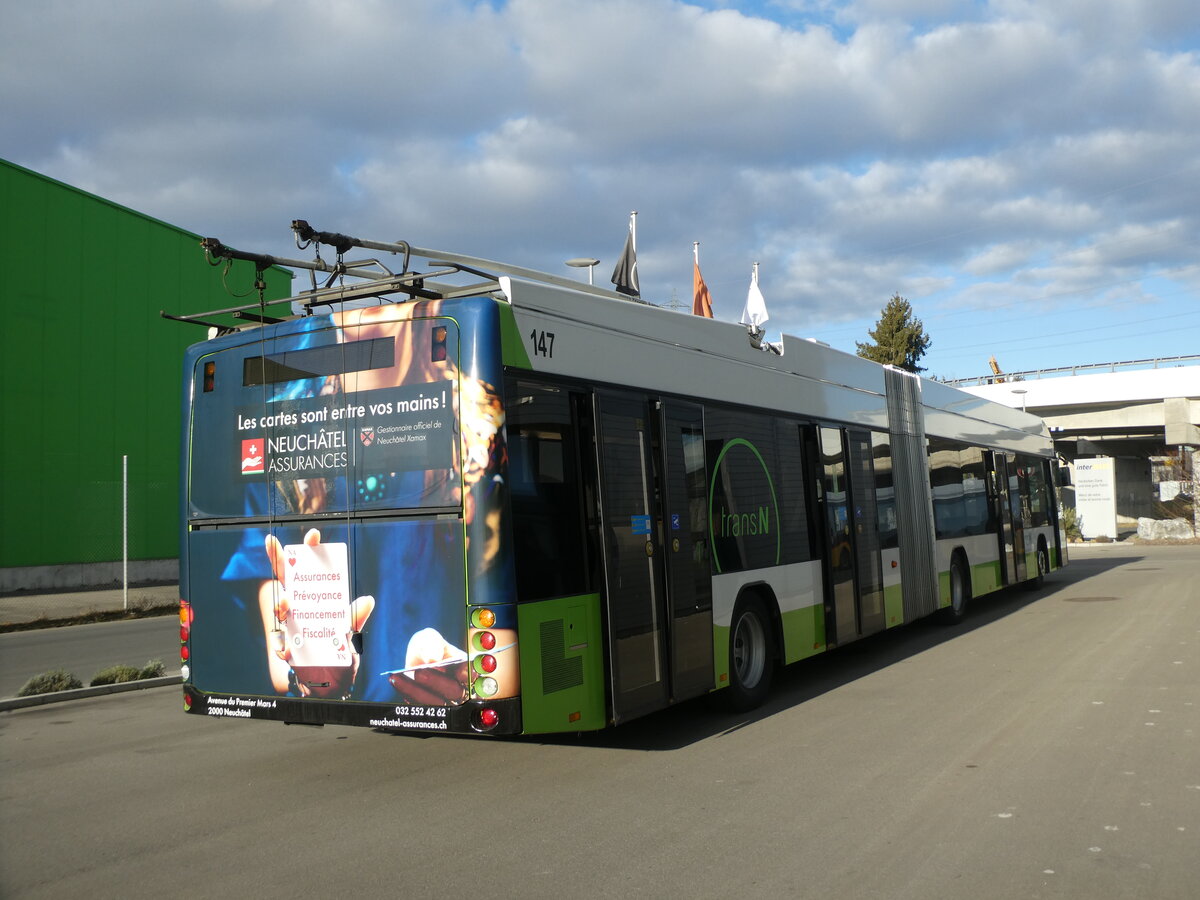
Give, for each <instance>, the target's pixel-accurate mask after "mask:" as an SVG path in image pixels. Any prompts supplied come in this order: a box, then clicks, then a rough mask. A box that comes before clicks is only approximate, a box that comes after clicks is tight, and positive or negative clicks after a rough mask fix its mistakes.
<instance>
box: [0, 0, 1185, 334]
mask: <svg viewBox="0 0 1200 900" xmlns="http://www.w3.org/2000/svg"><path fill="white" fill-rule="evenodd" d="M1198 43H1200V7H1197V6H1196V4H1195V3H1193V2H1190V0H1188V2H1184V0H1160V2H1151V0H1144V2H1134V0H1096V2H1092V0H1086V2H1085V0H1066V2H1062V3H1054V4H1046V3H1042V2H1032V0H992V2H973V0H971V2H968V0H858V2H847V3H837V2H830V0H798V2H785V0H764V2H760V3H748V2H747V3H727V2H705V3H700V4H698V5H693V4H688V3H684V2H679V0H602V2H584V0H553V2H552V0H510V2H507V3H504V2H495V3H487V2H470V0H457V2H436V0H409V2H405V3H403V4H397V3H392V2H384V0H372V2H354V3H350V2H337V3H330V2H322V3H318V2H316V0H289V2H284V0H257V2H254V3H245V2H232V0H221V2H216V3H209V4H203V5H200V4H162V3H157V2H152V0H113V2H109V3H105V4H97V3H90V2H82V0H75V2H71V0H42V2H39V3H36V4H34V3H27V4H19V5H17V6H14V7H13V8H12V9H11V10H9V11H8V14H7V17H6V29H5V31H4V32H3V34H0V102H2V103H3V108H4V109H5V111H6V114H5V116H4V117H3V118H2V119H0V155H3V156H5V157H6V158H8V159H12V160H13V161H15V162H18V163H21V164H23V165H27V166H29V167H31V168H33V169H35V170H38V171H42V172H45V173H46V174H48V175H51V176H53V177H57V178H61V179H63V180H65V181H67V182H69V183H72V184H76V185H79V186H80V187H83V188H85V189H88V190H92V191H95V192H96V193H99V194H101V195H104V196H106V197H110V198H112V199H114V200H116V201H118V202H121V203H125V204H127V205H129V206H132V207H134V208H137V209H140V210H143V211H145V212H147V213H149V214H151V215H155V216H158V217H160V218H163V219H165V220H167V221H171V222H174V223H177V224H179V225H181V226H183V227H187V228H190V229H192V230H196V231H202V232H204V233H208V234H215V235H217V236H219V237H222V238H223V239H226V240H228V241H229V242H231V243H234V242H235V241H236V242H237V243H240V244H243V245H246V246H247V247H248V248H250V249H263V250H267V251H268V252H276V253H284V252H285V251H292V248H290V247H289V246H288V238H289V235H288V233H287V223H288V222H289V221H290V220H291V219H292V218H296V217H304V218H308V219H309V220H310V221H312V222H313V224H314V225H317V226H318V227H321V228H325V229H328V230H339V231H344V232H349V233H359V234H362V235H364V236H370V237H384V238H387V239H396V238H401V237H403V238H406V239H409V240H411V241H412V242H413V243H415V244H417V245H421V246H433V247H437V246H443V247H445V248H446V249H458V250H460V251H463V252H467V253H473V254H476V255H480V256H486V257H492V258H501V259H511V260H512V261H513V262H516V263H520V264H524V265H532V266H536V267H542V268H547V269H549V270H551V271H556V272H562V271H564V270H563V269H562V268H561V261H562V260H563V259H566V258H568V257H571V256H579V255H584V254H587V255H595V256H599V257H601V258H602V259H603V260H604V261H603V262H602V264H601V266H600V267H599V268H598V269H597V273H598V274H599V273H601V272H604V275H605V276H606V275H607V271H608V269H607V267H609V266H611V264H612V262H613V260H615V257H616V254H617V252H618V250H619V249H620V245H621V241H622V240H623V238H624V228H625V221H626V216H627V214H628V212H629V211H630V210H631V209H637V210H639V212H640V219H639V239H640V240H639V244H640V246H639V257H640V260H639V262H640V265H639V270H640V274H641V280H642V286H643V290H644V292H645V293H646V294H647V295H648V296H651V297H656V298H658V299H661V300H664V301H665V300H668V299H669V298H670V294H671V291H672V289H675V290H676V291H677V292H678V293H679V294H680V295H683V296H686V294H687V292H688V291H689V290H690V277H691V269H690V260H691V242H692V241H693V240H699V241H701V242H702V246H701V260H702V265H703V267H704V273H705V277H706V279H707V280H708V282H709V284H710V286H711V287H712V289H713V294H714V298H715V300H716V304H717V311H718V315H722V314H724V315H726V317H728V318H735V317H736V315H737V313H738V312H739V311H740V305H741V302H742V300H743V299H744V295H745V288H746V283H747V280H748V277H749V265H750V263H751V262H753V261H754V260H759V261H761V262H762V264H763V268H762V276H763V290H764V293H766V295H767V300H768V303H769V304H770V307H771V314H772V323H773V325H775V326H779V327H783V328H785V329H787V330H789V331H793V330H794V331H798V332H802V333H806V334H811V333H814V331H815V330H816V329H819V328H820V327H822V326H823V325H824V326H828V327H830V328H831V329H832V330H834V331H837V329H838V328H840V327H849V325H848V323H850V322H852V321H853V320H855V319H856V318H857V319H863V318H871V317H873V316H874V315H876V314H877V313H878V310H879V309H880V307H881V306H882V305H883V303H884V302H886V299H887V297H889V296H890V295H891V294H892V293H893V292H896V291H899V292H901V293H902V294H904V295H905V296H909V297H910V299H913V300H914V302H915V303H917V305H918V310H919V311H920V309H921V306H922V305H924V306H926V307H929V308H931V309H932V310H933V311H934V314H935V315H940V314H941V311H946V310H951V309H954V308H956V306H958V305H961V306H970V305H973V304H976V303H986V302H987V301H988V300H989V299H991V300H992V301H993V302H994V300H995V298H994V296H993V294H994V293H996V292H1000V293H1003V290H1008V291H1009V295H1010V296H1011V297H1015V298H1022V299H1021V302H1024V303H1027V304H1030V305H1031V306H1032V305H1038V306H1041V307H1046V308H1050V307H1053V306H1054V305H1055V304H1058V303H1061V302H1080V301H1079V298H1080V297H1081V296H1085V295H1084V294H1081V293H1080V292H1086V291H1088V290H1093V291H1095V292H1096V295H1095V296H1096V298H1098V300H1101V301H1104V302H1107V300H1106V299H1105V298H1107V297H1108V296H1109V294H1111V292H1112V291H1113V290H1115V289H1114V288H1113V285H1114V284H1119V285H1124V286H1126V287H1121V288H1119V290H1120V291H1126V293H1127V294H1128V295H1129V296H1134V295H1137V294H1138V293H1139V292H1140V291H1142V289H1141V288H1138V287H1137V285H1138V284H1140V283H1141V280H1142V279H1153V278H1154V276H1156V275H1158V274H1160V273H1165V272H1167V271H1175V270H1179V269H1181V268H1182V269H1183V271H1182V273H1181V274H1180V275H1178V276H1177V277H1176V278H1174V279H1173V280H1171V282H1170V285H1168V287H1169V289H1171V290H1177V291H1178V290H1192V291H1194V288H1195V280H1196V278H1195V275H1194V273H1190V272H1189V270H1187V269H1186V267H1187V266H1188V265H1189V260H1190V258H1191V257H1189V255H1188V254H1189V249H1190V248H1194V246H1195V245H1196V241H1197V238H1198V237H1200V215H1198V213H1197V209H1198V208H1200V204H1198V203H1197V200H1198V199H1200V198H1198V197H1197V194H1198V193H1200V52H1198V46H1197V45H1198ZM292 252H294V251H292ZM1128 285H1133V287H1128ZM1181 285H1182V286H1183V287H1180V286H1181ZM1039 297H1040V298H1042V299H1041V300H1039V299H1038V298H1039ZM1066 297H1070V298H1071V299H1070V300H1069V301H1067V300H1060V299H1056V298H1066ZM1192 298H1193V299H1194V293H1193V294H1192ZM1186 299H1187V295H1186V294H1183V295H1180V296H1179V297H1177V298H1176V300H1177V301H1178V302H1184V301H1185V300H1186ZM839 323H840V324H839ZM862 333H865V331H864V330H860V333H859V335H858V337H859V338H860V339H861V337H862ZM847 343H848V346H849V347H852V346H853V344H852V342H847ZM944 344H945V342H944V341H938V342H937V346H938V347H942V346H944Z"/></svg>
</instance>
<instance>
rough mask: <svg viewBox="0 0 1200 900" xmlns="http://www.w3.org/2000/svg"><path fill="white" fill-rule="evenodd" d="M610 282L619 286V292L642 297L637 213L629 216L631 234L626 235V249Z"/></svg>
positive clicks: (622, 252)
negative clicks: (639, 277)
mask: <svg viewBox="0 0 1200 900" xmlns="http://www.w3.org/2000/svg"><path fill="white" fill-rule="evenodd" d="M610 280H611V281H612V283H613V284H615V285H616V286H617V291H618V292H620V293H622V294H628V295H629V296H630V297H639V298H640V297H641V296H642V292H641V289H640V288H639V287H638V273H637V213H636V212H631V213H630V214H629V234H627V235H625V249H624V250H622V251H621V258H620V259H618V260H617V267H616V268H615V269H613V273H612V278H611V279H610Z"/></svg>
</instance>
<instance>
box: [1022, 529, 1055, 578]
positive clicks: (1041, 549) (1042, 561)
mask: <svg viewBox="0 0 1200 900" xmlns="http://www.w3.org/2000/svg"><path fill="white" fill-rule="evenodd" d="M1034 565H1036V566H1037V574H1036V575H1034V576H1033V577H1032V578H1030V579H1029V580H1028V581H1027V582H1025V587H1026V589H1027V590H1030V591H1036V590H1037V589H1038V588H1040V587H1041V586H1042V584H1043V583H1044V582H1045V581H1046V573H1047V572H1049V571H1050V554H1049V553H1048V552H1047V551H1046V544H1045V543H1044V542H1043V541H1042V540H1041V539H1040V538H1039V539H1038V548H1037V554H1036V562H1035V563H1034Z"/></svg>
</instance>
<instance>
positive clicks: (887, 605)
mask: <svg viewBox="0 0 1200 900" xmlns="http://www.w3.org/2000/svg"><path fill="white" fill-rule="evenodd" d="M883 613H884V615H885V616H887V627H888V628H891V627H892V626H894V625H903V624H904V585H902V584H892V585H888V586H887V587H885V588H884V589H883Z"/></svg>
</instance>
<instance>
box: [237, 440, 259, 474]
mask: <svg viewBox="0 0 1200 900" xmlns="http://www.w3.org/2000/svg"><path fill="white" fill-rule="evenodd" d="M263 459H264V454H263V442H262V438H250V439H249V440H244V441H242V474H243V475H252V474H254V473H255V472H262V471H264V467H263Z"/></svg>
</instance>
